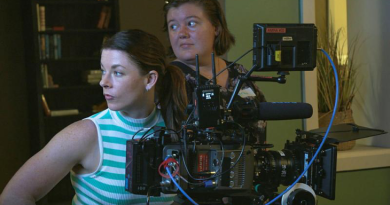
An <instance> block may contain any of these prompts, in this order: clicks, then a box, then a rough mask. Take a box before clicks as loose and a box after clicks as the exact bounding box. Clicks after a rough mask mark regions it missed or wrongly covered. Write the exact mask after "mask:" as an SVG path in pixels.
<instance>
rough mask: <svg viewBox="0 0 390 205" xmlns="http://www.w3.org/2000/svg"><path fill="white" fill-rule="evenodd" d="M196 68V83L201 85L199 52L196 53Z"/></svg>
mask: <svg viewBox="0 0 390 205" xmlns="http://www.w3.org/2000/svg"><path fill="white" fill-rule="evenodd" d="M195 70H196V84H197V86H200V77H199V76H200V74H199V56H198V54H196V55H195Z"/></svg>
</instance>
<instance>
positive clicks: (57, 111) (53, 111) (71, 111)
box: [50, 109, 79, 117]
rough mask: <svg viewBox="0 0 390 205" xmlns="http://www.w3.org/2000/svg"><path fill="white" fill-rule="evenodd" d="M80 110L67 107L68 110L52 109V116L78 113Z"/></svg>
mask: <svg viewBox="0 0 390 205" xmlns="http://www.w3.org/2000/svg"><path fill="white" fill-rule="evenodd" d="M78 114H79V110H78V109H66V110H52V111H51V115H50V116H51V117H58V116H67V115H78Z"/></svg>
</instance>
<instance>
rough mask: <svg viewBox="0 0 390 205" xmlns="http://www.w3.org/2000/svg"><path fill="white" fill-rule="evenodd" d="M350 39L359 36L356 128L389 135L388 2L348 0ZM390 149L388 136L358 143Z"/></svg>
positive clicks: (389, 20)
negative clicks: (372, 129)
mask: <svg viewBox="0 0 390 205" xmlns="http://www.w3.org/2000/svg"><path fill="white" fill-rule="evenodd" d="M347 10H348V35H349V39H352V38H353V37H354V36H356V35H359V38H360V40H361V41H362V45H361V47H360V49H358V51H357V56H356V57H357V58H356V59H357V60H358V62H357V63H360V64H361V67H360V68H359V71H358V72H359V73H358V76H359V79H360V81H358V82H359V83H358V92H357V94H356V97H355V99H354V102H353V107H352V109H353V112H354V113H353V114H354V119H355V122H356V124H358V125H361V126H366V127H371V128H377V129H383V130H385V131H390V104H389V103H390V90H389V88H390V68H389V67H390V55H389V52H390V39H389V38H390V12H389V11H390V1H388V0H369V1H367V0H348V1H347ZM359 143H364V144H370V145H374V146H386V147H390V134H386V135H381V136H377V137H371V138H368V139H365V140H359Z"/></svg>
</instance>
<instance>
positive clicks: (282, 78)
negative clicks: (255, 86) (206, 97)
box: [226, 65, 289, 109]
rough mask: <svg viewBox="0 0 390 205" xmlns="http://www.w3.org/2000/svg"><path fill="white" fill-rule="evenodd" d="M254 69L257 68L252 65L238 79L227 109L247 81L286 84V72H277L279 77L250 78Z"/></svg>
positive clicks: (287, 73)
mask: <svg viewBox="0 0 390 205" xmlns="http://www.w3.org/2000/svg"><path fill="white" fill-rule="evenodd" d="M256 68H257V65H253V66H252V68H251V69H250V70H249V71H248V72H247V73H246V74H245V75H244V76H241V77H239V79H238V82H237V84H236V87H235V88H234V91H233V94H232V97H231V98H230V100H229V103H228V105H227V107H226V108H227V109H230V108H231V106H232V104H233V101H234V98H236V96H237V94H238V92H239V90H241V87H242V85H243V84H244V82H246V81H248V80H249V81H263V82H277V83H280V84H284V83H286V75H289V72H288V71H279V72H278V75H280V76H279V77H268V76H256V77H251V74H252V73H253V71H254V70H255V69H256Z"/></svg>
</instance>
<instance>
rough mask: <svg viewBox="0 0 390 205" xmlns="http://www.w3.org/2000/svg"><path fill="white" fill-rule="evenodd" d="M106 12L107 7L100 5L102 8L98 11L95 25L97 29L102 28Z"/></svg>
mask: <svg viewBox="0 0 390 205" xmlns="http://www.w3.org/2000/svg"><path fill="white" fill-rule="evenodd" d="M107 12H108V7H107V6H102V10H101V11H100V17H99V21H98V24H97V26H96V27H97V28H98V29H103V26H104V21H105V20H106V16H107Z"/></svg>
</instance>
